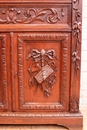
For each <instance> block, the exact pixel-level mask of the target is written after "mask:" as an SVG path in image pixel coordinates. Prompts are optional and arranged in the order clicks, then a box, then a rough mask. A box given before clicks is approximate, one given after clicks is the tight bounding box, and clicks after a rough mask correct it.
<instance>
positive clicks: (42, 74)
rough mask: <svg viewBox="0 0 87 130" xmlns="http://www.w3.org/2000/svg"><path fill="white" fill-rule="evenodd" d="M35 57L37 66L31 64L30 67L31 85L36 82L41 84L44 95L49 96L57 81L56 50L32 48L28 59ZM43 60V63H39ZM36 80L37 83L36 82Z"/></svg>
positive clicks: (38, 84)
mask: <svg viewBox="0 0 87 130" xmlns="http://www.w3.org/2000/svg"><path fill="white" fill-rule="evenodd" d="M30 58H33V60H34V62H35V65H36V68H34V67H33V64H34V63H32V65H31V68H29V69H28V72H29V74H30V77H31V79H30V80H29V85H30V86H33V85H34V84H36V85H37V87H38V86H40V88H41V89H42V90H43V92H44V95H45V96H46V97H49V96H50V95H51V90H52V89H53V85H54V84H55V83H56V73H55V71H57V67H56V63H55V62H54V61H53V60H54V58H56V59H58V57H57V55H56V52H55V50H53V49H51V50H48V51H46V50H44V49H42V50H40V51H38V50H36V49H32V50H31V52H30V53H29V54H28V56H27V58H26V59H27V60H29V59H30ZM39 61H40V62H41V65H40V63H39ZM35 82H36V83H35Z"/></svg>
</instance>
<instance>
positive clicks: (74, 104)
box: [70, 95, 79, 112]
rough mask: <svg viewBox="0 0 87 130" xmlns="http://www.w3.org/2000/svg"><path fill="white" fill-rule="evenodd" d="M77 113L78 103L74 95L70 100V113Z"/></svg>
mask: <svg viewBox="0 0 87 130" xmlns="http://www.w3.org/2000/svg"><path fill="white" fill-rule="evenodd" d="M78 111H79V101H78V99H77V98H76V96H75V95H74V96H73V97H72V98H71V104H70V112H78Z"/></svg>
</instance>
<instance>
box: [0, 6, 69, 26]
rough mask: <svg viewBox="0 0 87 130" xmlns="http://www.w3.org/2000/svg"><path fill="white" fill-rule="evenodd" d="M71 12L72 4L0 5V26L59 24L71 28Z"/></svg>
mask: <svg viewBox="0 0 87 130" xmlns="http://www.w3.org/2000/svg"><path fill="white" fill-rule="evenodd" d="M69 12H71V5H70V4H66V5H65V4H56V5H55V4H42V5H39V4H37V6H36V4H33V5H31V4H29V5H26V4H24V5H15V6H14V5H8V6H2V5H0V24H7V26H8V24H14V25H16V24H24V25H26V24H27V25H31V24H39V25H45V24H47V25H51V26H53V25H55V24H58V25H60V26H62V25H63V26H64V25H65V26H66V27H67V26H71V16H70V13H69ZM20 26H21V25H20ZM22 26H23V25H22ZM8 27H10V26H8ZM11 28H12V26H11Z"/></svg>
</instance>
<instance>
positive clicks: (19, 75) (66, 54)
mask: <svg viewBox="0 0 87 130" xmlns="http://www.w3.org/2000/svg"><path fill="white" fill-rule="evenodd" d="M14 35H15V39H14V46H13V48H14V50H15V51H14V50H13V60H14V61H13V63H14V65H13V70H14V77H15V80H14V85H13V86H12V87H13V90H14V91H13V108H14V110H15V111H31V110H32V111H35V110H37V111H40V110H44V111H46V110H49V111H68V110H69V106H68V103H69V78H70V76H69V75H70V34H69V33H23V34H14ZM13 79H14V78H13Z"/></svg>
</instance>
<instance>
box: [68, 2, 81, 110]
mask: <svg viewBox="0 0 87 130" xmlns="http://www.w3.org/2000/svg"><path fill="white" fill-rule="evenodd" d="M80 6H81V5H80V0H73V10H72V11H73V21H74V22H73V28H72V34H73V40H72V50H74V51H73V52H72V63H74V66H72V74H73V75H72V76H75V78H73V77H72V81H71V83H72V84H71V87H73V86H74V87H78V88H79V85H80V83H79V81H80V78H79V76H80V62H81V61H80V60H81V57H80V51H81V28H82V23H81V10H80ZM74 80H75V81H74ZM75 89H76V88H73V89H71V91H72V92H71V93H72V95H71V100H70V112H78V111H79V99H78V97H77V95H78V94H77V92H76V90H75Z"/></svg>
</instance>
